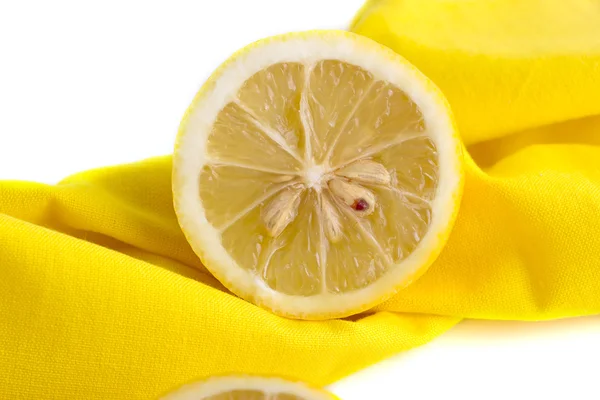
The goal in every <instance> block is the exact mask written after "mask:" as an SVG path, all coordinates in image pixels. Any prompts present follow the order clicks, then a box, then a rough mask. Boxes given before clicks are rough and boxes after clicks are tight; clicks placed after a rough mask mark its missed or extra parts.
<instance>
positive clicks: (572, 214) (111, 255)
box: [0, 0, 600, 399]
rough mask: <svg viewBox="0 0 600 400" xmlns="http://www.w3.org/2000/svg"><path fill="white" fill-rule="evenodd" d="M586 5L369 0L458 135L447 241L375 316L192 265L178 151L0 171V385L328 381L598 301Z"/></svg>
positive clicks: (143, 389)
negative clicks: (242, 295) (272, 377)
mask: <svg viewBox="0 0 600 400" xmlns="http://www.w3.org/2000/svg"><path fill="white" fill-rule="evenodd" d="M597 21H600V7H599V6H598V2H596V1H592V0H589V1H585V0H571V1H569V2H562V1H560V2H559V1H549V0H539V1H523V0H505V1H493V0H490V1H481V0H472V1H469V0H454V1H453V0H381V1H372V2H370V3H369V4H368V5H366V6H365V7H364V8H363V9H362V10H361V13H360V15H359V16H357V18H356V20H355V22H354V24H353V30H355V31H356V32H359V33H361V34H364V35H366V36H370V37H372V38H374V39H376V40H378V41H380V42H382V43H384V44H386V45H388V46H390V47H392V48H393V49H395V50H396V51H397V52H399V53H400V54H402V55H404V56H405V57H407V58H408V59H409V60H410V61H412V62H413V63H414V64H416V65H417V66H418V67H419V68H421V69H422V70H423V72H425V73H426V74H428V75H429V76H430V77H431V78H432V79H433V80H434V81H435V82H436V83H437V84H438V85H439V86H440V87H441V88H442V90H443V91H444V92H445V93H446V95H447V97H448V99H449V100H450V103H451V105H452V106H453V109H454V110H455V111H456V116H457V120H458V123H459V127H460V128H461V133H462V135H463V137H464V140H465V143H466V144H467V145H469V147H468V154H467V157H466V164H467V178H466V179H467V180H466V187H465V194H464V200H463V203H462V206H461V211H460V214H459V218H458V221H457V223H456V226H455V229H454V231H453V233H452V236H451V238H450V241H449V243H448V245H447V246H446V248H445V249H444V251H443V253H442V255H441V256H440V258H439V259H438V261H437V262H436V263H435V264H434V265H433V266H432V268H431V269H430V270H429V271H428V272H427V273H426V274H425V275H424V276H423V277H422V278H421V279H420V280H419V281H418V282H416V283H415V284H413V285H412V286H411V287H409V288H407V289H406V290H404V291H402V292H401V293H399V294H398V295H397V296H395V297H394V298H393V299H391V300H390V301H388V302H386V303H385V304H383V305H381V306H379V307H378V308H377V309H376V310H375V311H376V312H370V313H367V314H365V315H363V316H359V317H355V318H351V319H347V320H334V321H326V322H303V321H292V320H286V319H283V318H279V317H276V316H274V315H271V314H269V313H268V312H266V311H263V310H261V309H259V308H257V307H254V306H253V305H250V304H248V303H246V302H244V301H242V300H240V299H238V298H236V297H235V296H233V295H231V294H229V293H227V292H226V291H225V290H223V288H222V287H221V286H220V285H219V283H218V282H216V281H215V280H214V279H213V278H212V277H211V276H210V275H209V274H208V273H207V272H206V271H205V270H204V268H203V267H202V266H201V265H200V263H199V262H198V260H197V258H196V257H195V256H194V254H193V253H192V251H191V250H190V249H189V247H188V245H187V244H186V242H185V240H184V237H183V235H182V233H181V231H180V230H179V228H178V225H177V222H176V219H175V216H174V214H173V210H172V205H171V193H170V168H171V160H170V157H161V158H155V159H151V160H146V161H143V162H140V163H137V164H132V165H124V166H118V167H111V168H105V169H100V170H96V171H90V172H86V173H82V174H78V175H75V176H72V177H70V178H68V179H66V180H65V181H63V182H61V183H60V184H58V185H55V186H48V185H42V184H35V183H27V182H10V181H8V182H0V296H1V297H0V371H2V372H1V373H0V398H3V399H4V398H7V399H20V398H23V399H31V398H44V399H45V398H53V399H149V398H152V397H155V396H157V395H158V394H160V393H161V392H164V391H165V390H168V389H170V388H172V387H174V386H177V385H179V384H181V383H183V382H186V381H189V380H191V379H194V378H197V377H200V376H204V375H209V374H218V373H226V372H252V373H275V374H282V375H287V376H291V377H294V378H299V379H302V380H306V381H309V382H311V383H314V384H327V383H329V382H331V381H333V380H336V379H338V378H340V377H342V376H344V375H346V374H348V373H351V372H353V371H355V370H357V369H359V368H362V367H365V366H367V365H369V364H371V363H373V362H376V361H378V360H380V359H382V358H385V357H388V356H390V355H392V354H394V353H396V352H399V351H402V350H405V349H408V348H411V347H414V346H417V345H420V344H422V343H425V342H427V341H429V340H431V339H432V338H434V337H435V336H437V335H439V334H441V333H443V332H444V331H446V330H447V329H449V328H451V327H452V326H453V325H454V324H455V323H456V322H458V321H459V320H460V319H462V318H485V319H526V320H537V319H549V318H559V317H567V316H580V315H591V314H598V313H600V218H598V215H599V213H600V24H598V23H597Z"/></svg>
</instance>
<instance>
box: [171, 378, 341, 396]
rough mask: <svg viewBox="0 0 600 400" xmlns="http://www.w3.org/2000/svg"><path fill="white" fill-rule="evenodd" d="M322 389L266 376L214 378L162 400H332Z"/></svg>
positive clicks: (181, 389) (180, 389)
mask: <svg viewBox="0 0 600 400" xmlns="http://www.w3.org/2000/svg"><path fill="white" fill-rule="evenodd" d="M336 399H337V397H335V396H334V395H332V394H330V393H327V392H326V391H324V390H322V389H317V388H313V387H309V386H307V385H305V384H304V383H301V382H295V381H290V380H286V379H282V378H278V377H268V376H244V375H239V376H238V375H231V376H216V377H211V378H208V379H205V380H203V381H199V382H195V383H191V384H187V385H185V386H183V387H181V388H179V389H177V390H175V391H173V392H172V393H170V394H167V395H166V396H164V397H162V400H336Z"/></svg>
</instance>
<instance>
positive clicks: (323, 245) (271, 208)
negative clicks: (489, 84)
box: [173, 31, 463, 319]
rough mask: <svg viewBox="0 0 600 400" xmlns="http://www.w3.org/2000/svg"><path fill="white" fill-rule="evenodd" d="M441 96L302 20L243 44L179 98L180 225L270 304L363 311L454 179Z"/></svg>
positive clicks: (412, 262)
mask: <svg viewBox="0 0 600 400" xmlns="http://www.w3.org/2000/svg"><path fill="white" fill-rule="evenodd" d="M462 181H463V174H462V166H461V146H460V143H459V139H458V135H457V132H456V129H455V125H454V122H453V119H452V116H451V113H450V110H449V108H448V105H447V103H446V101H445V99H444V97H443V96H442V94H441V93H440V91H439V90H438V89H437V88H436V87H435V85H433V84H432V83H431V82H430V81H429V80H428V79H427V78H426V77H425V76H423V75H422V74H421V73H420V72H419V71H418V70H416V69H415V68H414V67H413V66H412V65H410V64H409V63H408V62H407V61H406V60H404V59H403V58H402V57H400V56H399V55H397V54H395V53H394V52H392V51H391V50H389V49H387V48H385V47H383V46H381V45H379V44H377V43H376V42H373V41H371V40H370V39H366V38H364V37H361V36H358V35H354V34H351V33H348V32H339V31H311V32H304V33H294V34H287V35H283V36H277V37H273V38H269V39H265V40H262V41H260V42H257V43H254V44H252V45H250V46H248V47H247V48H245V49H243V50H241V51H240V52H238V53H236V54H235V55H234V56H232V57H231V58H230V59H229V60H228V61H227V62H225V63H224V64H223V65H222V66H221V67H220V68H219V69H218V70H217V71H216V72H215V73H214V74H213V75H212V76H211V78H210V79H209V80H208V81H207V83H206V84H205V85H204V86H203V88H202V89H201V90H200V92H199V94H198V95H197V96H196V98H195V99H194V101H193V103H192V105H191V107H190V108H189V110H188V112H187V114H186V116H185V117H184V120H183V122H182V125H181V127H180V132H179V136H178V141H177V145H176V149H175V153H174V158H173V193H174V203H175V210H176V213H177V216H178V219H179V223H180V225H181V227H182V229H183V231H184V233H185V235H186V237H187V239H188V241H189V242H190V244H191V246H192V248H193V249H194V251H195V252H196V253H197V254H198V255H199V257H200V258H201V260H202V262H203V263H204V264H205V266H206V267H207V268H208V269H209V270H210V271H211V272H212V273H213V274H214V275H215V276H216V277H217V278H218V279H219V280H220V281H221V282H222V283H223V284H224V285H225V286H226V287H227V288H229V289H230V290H231V291H232V292H234V293H236V294H237V295H239V296H240V297H242V298H245V299H247V300H249V301H251V302H253V303H255V304H257V305H260V306H262V307H264V308H267V309H269V310H271V311H272V312H274V313H277V314H279V315H283V316H287V317H291V318H303V319H324V318H333V317H343V316H347V315H350V314H356V313H358V312H361V311H364V310H366V309H368V308H371V307H372V306H374V305H376V304H377V303H379V302H381V301H383V300H385V299H387V298H388V297H390V296H391V295H392V294H393V293H394V292H395V291H397V290H398V289H400V288H402V287H404V286H406V285H407V284H409V283H410V282H411V281H413V280H414V279H415V278H416V277H417V275H419V274H421V273H422V272H423V271H425V269H426V268H427V267H428V266H429V265H430V264H431V263H432V262H433V261H434V259H435V258H436V257H437V255H438V254H439V252H440V250H441V249H442V247H443V245H444V243H445V241H446V239H447V237H448V235H449V233H450V230H451V226H452V223H453V221H454V219H455V216H456V214H457V211H458V207H459V201H460V195H461V192H462Z"/></svg>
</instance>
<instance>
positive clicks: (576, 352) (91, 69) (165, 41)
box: [0, 0, 600, 400]
mask: <svg viewBox="0 0 600 400" xmlns="http://www.w3.org/2000/svg"><path fill="white" fill-rule="evenodd" d="M361 3H362V1H361V0H302V1H301V0H294V1H287V0H286V1H284V0H279V1H278V0H271V1H268V0H239V1H235V0H213V1H206V0H193V1H192V0H190V1H175V0H170V1H160V2H159V1H151V0H146V1H125V0H120V1H114V0H111V1H98V2H83V1H64V0H54V1H43V0H40V1H26V0H25V1H16V0H13V1H11V0H0V179H27V180H36V181H42V182H48V183H52V182H56V181H58V180H59V179H61V178H62V177H64V176H66V175H68V174H70V173H73V172H76V171H79V170H82V169H87V168H93V167H98V166H102V165H108V164H116V163H121V162H128V161H136V160H138V159H141V158H145V157H151V156H154V155H159V154H166V153H169V152H170V151H171V147H172V143H173V138H174V135H175V131H176V129H177V126H178V124H179V121H180V119H181V116H182V114H183V112H184V111H185V109H186V107H187V106H188V104H189V102H190V101H191V99H192V97H193V95H194V94H195V92H196V90H197V89H198V88H199V87H200V85H201V84H202V82H203V80H204V79H205V78H206V77H207V76H208V74H209V73H210V72H211V71H212V70H213V69H214V68H215V67H216V66H217V65H218V64H219V63H220V62H221V61H223V60H224V59H225V58H227V56H228V55H229V54H230V53H232V52H233V51H235V50H237V49H238V48H239V47H242V46H243V45H245V44H247V43H249V42H251V41H253V40H255V39H259V38H261V37H264V36H268V35H271V34H276V33H283V32H286V31H292V30H305V29H312V28H344V27H345V26H346V24H347V23H348V21H349V20H350V18H351V17H352V16H353V15H354V13H355V12H356V10H358V8H359V6H360V5H361ZM598 360H600V317H594V318H581V319H573V320H563V321H556V322H545V323H537V324H534V323H516V322H484V321H468V322H465V323H463V324H461V325H459V326H457V327H456V328H455V329H453V330H452V331H450V332H448V333H447V334H445V335H443V336H442V337H440V338H439V339H437V340H435V341H434V342H432V343H430V344H428V345H426V346H424V347H421V348H419V349H416V350H413V351H411V352H408V353H405V354H401V355H399V356H397V357H394V358H393V359H391V360H388V361H385V362H383V363H380V364H378V365H375V366H373V367H370V368H368V369H366V370H364V371H362V372H360V373H358V374H356V375H354V376H351V377H348V378H347V379H344V380H343V381H340V382H338V383H336V384H334V385H332V387H331V388H332V390H333V391H334V392H336V393H338V394H339V395H340V396H341V397H342V399H344V400H363V399H411V400H412V399H417V400H420V399H438V398H439V399H477V400H479V399H486V400H493V399H503V400H505V399H541V398H544V399H577V400H579V399H600V387H599V386H598V373H597V371H598Z"/></svg>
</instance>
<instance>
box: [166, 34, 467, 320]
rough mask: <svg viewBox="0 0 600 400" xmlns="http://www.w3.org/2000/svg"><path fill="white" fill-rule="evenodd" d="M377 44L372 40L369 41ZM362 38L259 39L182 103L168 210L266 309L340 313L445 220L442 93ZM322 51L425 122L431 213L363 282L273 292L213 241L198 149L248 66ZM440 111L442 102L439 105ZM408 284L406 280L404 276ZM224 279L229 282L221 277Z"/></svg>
mask: <svg viewBox="0 0 600 400" xmlns="http://www.w3.org/2000/svg"><path fill="white" fill-rule="evenodd" d="M375 46H379V45H375ZM373 47H374V43H373V42H371V41H370V40H368V39H363V38H359V37H354V36H353V37H352V38H351V37H349V35H340V34H331V35H327V34H325V35H324V34H322V33H321V34H319V35H318V36H311V35H305V36H299V37H295V38H287V39H285V40H282V41H276V40H274V41H269V42H264V43H262V44H259V45H257V46H255V47H254V48H252V49H251V51H249V52H247V53H242V54H240V55H239V56H237V58H236V59H234V60H233V61H232V62H231V63H229V64H228V65H227V66H226V67H225V69H224V70H223V71H222V72H221V74H220V77H219V78H218V79H217V80H216V81H215V84H214V87H212V88H211V89H209V90H208V91H207V92H206V93H205V94H204V97H203V98H202V100H201V101H199V102H197V104H196V105H195V106H194V107H193V108H192V109H191V110H190V113H189V117H188V121H187V125H186V126H185V127H184V128H183V130H182V134H181V136H180V142H179V146H178V151H177V152H176V154H175V159H174V163H175V164H176V165H178V168H177V169H176V170H175V173H174V177H173V178H174V183H175V185H176V186H177V189H178V195H177V196H176V199H175V203H176V211H177V213H178V217H179V222H180V224H181V226H182V227H183V228H184V231H186V232H187V236H188V240H189V241H190V244H191V246H192V248H193V249H194V250H195V251H196V252H197V253H198V254H200V255H201V257H202V261H203V262H204V264H205V265H206V266H207V267H208V268H209V269H210V270H211V271H213V273H215V275H217V277H219V278H220V279H222V280H223V281H224V283H226V285H227V283H231V284H232V285H233V287H230V288H231V289H232V290H234V291H236V292H239V293H242V294H244V297H245V296H250V297H251V298H252V299H253V300H254V301H255V302H257V303H260V304H264V305H266V306H268V307H269V308H270V309H272V310H274V311H277V310H282V311H284V312H285V313H286V314H290V315H295V316H304V315H309V316H310V315H313V314H315V315H318V314H323V315H327V314H336V315H340V314H344V310H345V309H347V310H355V309H357V308H361V307H360V306H361V305H363V304H370V303H372V302H373V301H374V300H376V299H377V298H380V297H381V296H382V293H390V292H391V291H392V290H393V289H394V288H396V287H397V286H398V282H402V281H405V280H406V278H407V277H410V276H412V275H413V274H414V273H415V272H416V270H417V269H418V268H419V267H421V266H422V264H423V260H425V259H427V258H428V257H429V255H430V254H429V253H430V250H429V249H431V248H435V247H436V245H437V243H438V241H439V240H440V237H439V232H443V231H444V230H445V228H446V226H447V224H448V222H449V221H448V212H449V211H448V207H449V205H453V204H454V200H453V199H454V197H455V196H456V193H457V190H458V187H459V185H460V172H459V171H460V166H459V163H458V161H457V158H456V156H455V154H456V148H457V143H456V139H455V137H454V136H453V125H452V121H451V120H450V118H449V116H448V114H447V113H446V112H441V111H440V107H441V106H440V104H443V100H442V99H440V97H438V96H439V95H438V94H437V91H435V90H432V89H431V88H426V87H424V86H423V83H422V82H423V81H424V78H423V77H422V76H421V75H420V73H419V72H418V71H416V70H415V69H414V68H412V67H410V66H408V65H407V64H406V62H405V61H403V60H402V59H401V58H400V57H399V56H397V55H395V54H393V53H392V52H391V51H389V50H387V49H385V48H382V47H381V48H380V49H379V51H373ZM322 59H338V60H341V61H345V62H347V63H350V64H354V65H357V66H359V67H361V68H363V69H365V70H367V71H369V72H370V73H371V74H373V76H374V77H375V78H376V79H378V80H384V81H387V82H389V83H391V84H392V85H395V86H397V87H398V88H400V89H401V90H403V91H404V92H405V93H406V94H407V95H408V96H409V97H410V98H411V99H412V100H413V101H414V102H415V103H416V105H417V106H418V107H419V109H420V110H421V113H422V115H423V118H424V122H425V125H426V126H427V132H428V133H427V134H428V136H429V137H430V138H431V139H432V140H433V141H434V143H435V145H436V148H437V150H438V157H439V158H438V165H439V183H438V186H437V189H436V195H435V197H434V199H433V200H432V202H431V209H432V219H431V223H430V226H429V230H428V232H427V234H426V235H425V236H424V237H423V238H422V240H421V241H420V243H419V245H418V246H417V248H416V249H415V250H414V251H413V252H412V253H411V254H410V255H409V256H408V257H407V258H406V259H404V260H402V261H401V262H400V263H399V264H398V265H396V266H395V267H393V268H391V269H390V270H389V272H387V273H386V274H385V275H384V276H382V277H381V278H380V279H378V280H377V281H375V282H374V283H372V284H370V285H369V286H367V287H365V288H363V289H358V290H354V291H350V292H346V293H343V294H333V293H328V292H324V293H321V294H318V295H313V296H310V297H303V296H292V295H287V294H283V293H281V292H277V291H275V290H273V289H271V288H270V287H269V286H268V285H266V284H265V282H264V281H262V279H260V278H258V277H256V276H255V275H253V274H252V273H251V272H250V271H247V270H245V269H243V268H241V267H239V266H238V265H237V263H236V262H235V261H234V260H233V258H232V257H231V256H230V255H229V253H228V252H227V250H226V249H225V248H224V247H223V245H222V244H221V234H220V231H219V229H217V228H216V227H214V226H212V225H211V224H210V223H209V222H208V221H207V219H206V216H205V213H204V209H203V207H202V204H201V202H199V201H198V193H199V182H198V181H199V180H198V179H197V176H198V173H199V171H201V169H202V167H203V166H204V165H205V164H206V163H207V162H209V161H210V160H208V159H207V157H206V142H207V138H208V135H209V133H210V132H211V128H212V125H213V122H214V119H215V117H216V115H217V114H218V113H219V111H220V110H221V109H222V108H223V107H224V106H225V105H226V104H227V103H229V102H231V101H234V99H235V98H236V94H237V92H238V90H239V88H240V87H241V86H242V84H243V83H244V82H245V80H246V79H248V78H249V77H251V76H252V75H254V74H255V73H256V72H259V71H260V70H262V69H264V68H266V67H268V66H270V65H272V64H276V63H280V62H301V63H304V64H305V65H311V64H314V63H315V62H317V61H319V60H322ZM442 111H443V110H442ZM330 172H331V171H330V168H329V166H328V165H321V166H314V165H308V166H307V167H306V169H305V170H304V171H302V172H301V173H300V176H301V178H302V182H303V183H304V184H305V185H306V187H314V188H320V187H321V186H322V185H323V184H324V179H322V178H323V177H324V176H326V174H327V173H330ZM404 283H405V284H408V283H409V282H404ZM227 286H231V285H227Z"/></svg>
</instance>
